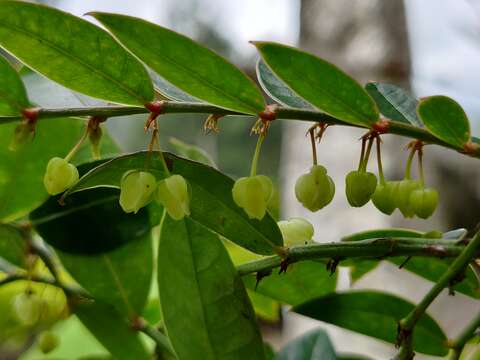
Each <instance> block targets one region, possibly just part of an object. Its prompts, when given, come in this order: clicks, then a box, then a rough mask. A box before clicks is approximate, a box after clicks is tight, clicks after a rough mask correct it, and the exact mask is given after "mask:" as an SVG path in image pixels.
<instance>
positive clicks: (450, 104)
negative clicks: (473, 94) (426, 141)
mask: <svg viewBox="0 0 480 360" xmlns="http://www.w3.org/2000/svg"><path fill="white" fill-rule="evenodd" d="M417 112H418V116H419V117H420V119H422V121H423V123H424V124H425V126H426V127H427V129H428V130H429V131H430V132H431V133H432V134H433V135H435V136H436V137H438V138H439V139H441V140H443V141H445V142H446V143H448V144H450V145H453V146H457V147H463V146H464V145H465V143H467V142H468V141H469V140H470V123H469V122H468V117H467V114H465V111H464V110H463V109H462V107H461V106H460V105H459V104H458V103H457V102H456V101H455V100H453V99H451V98H449V97H447V96H441V95H439V96H430V97H427V98H425V99H422V100H420V103H419V104H418V107H417Z"/></svg>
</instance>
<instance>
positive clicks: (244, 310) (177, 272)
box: [158, 216, 265, 360]
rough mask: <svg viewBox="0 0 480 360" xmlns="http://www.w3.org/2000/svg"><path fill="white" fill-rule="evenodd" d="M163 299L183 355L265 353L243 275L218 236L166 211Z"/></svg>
mask: <svg viewBox="0 0 480 360" xmlns="http://www.w3.org/2000/svg"><path fill="white" fill-rule="evenodd" d="M158 286H159V293H160V303H161V306H162V314H163V317H164V322H165V327H166V329H167V332H168V335H169V338H170V341H171V342H172V345H173V348H174V349H175V352H176V353H177V355H178V357H179V359H184V360H188V359H195V360H196V359H198V358H199V356H201V358H202V359H205V360H208V359H232V360H233V359H247V358H248V359H252V360H253V359H264V358H265V355H264V349H263V342H262V338H261V335H260V330H259V329H258V326H257V324H256V320H255V314H254V312H253V309H252V305H251V304H250V301H249V300H248V296H247V292H246V290H245V288H244V286H243V283H242V280H241V278H240V276H239V275H238V274H237V272H236V270H235V267H234V266H233V264H232V262H231V260H230V257H229V256H228V253H227V251H226V250H225V248H224V246H223V245H222V243H221V241H220V239H219V238H218V236H217V235H216V234H214V233H212V232H210V231H208V230H207V229H206V228H204V227H203V226H201V225H200V224H197V223H195V222H194V221H192V220H191V219H189V218H185V219H184V220H180V221H175V220H172V219H171V218H170V217H169V216H166V217H165V219H164V222H163V225H162V232H161V238H160V244H159V249H158Z"/></svg>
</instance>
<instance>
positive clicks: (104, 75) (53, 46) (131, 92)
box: [0, 23, 145, 103]
mask: <svg viewBox="0 0 480 360" xmlns="http://www.w3.org/2000/svg"><path fill="white" fill-rule="evenodd" d="M0 27H4V28H6V29H10V30H13V31H17V32H19V33H22V34H24V36H26V35H28V36H31V37H33V38H35V39H36V40H37V41H39V42H43V43H44V44H45V45H48V46H47V47H50V48H51V49H53V50H56V51H58V52H59V53H60V54H62V55H64V56H65V57H67V58H69V59H71V60H72V62H73V63H75V62H76V63H78V64H80V65H82V66H84V67H85V68H87V69H88V70H90V71H92V72H93V73H95V74H96V75H98V78H100V79H103V80H107V81H109V82H111V83H113V84H115V85H117V87H118V88H120V89H121V90H123V91H125V92H126V93H127V94H128V95H130V96H132V97H134V98H135V99H137V100H139V102H140V103H143V102H144V101H145V99H143V98H142V97H140V96H138V95H137V94H136V92H135V91H134V90H133V89H130V88H129V87H127V86H125V85H124V84H122V83H121V82H119V81H117V80H115V78H113V77H111V76H110V75H109V74H107V73H105V72H102V71H99V70H98V69H97V68H96V67H94V66H92V65H90V64H89V63H88V62H84V61H82V60H81V59H79V58H78V57H75V56H72V55H71V54H70V53H69V52H68V51H66V50H64V49H63V48H61V47H59V46H57V45H56V44H55V43H53V42H51V41H50V40H48V39H46V38H43V37H41V36H39V35H37V34H36V33H33V32H29V31H27V30H25V29H22V28H19V27H18V26H14V25H11V24H8V23H3V24H1V25H0ZM100 31H102V30H100ZM97 38H98V37H97ZM29 65H30V66H31V67H32V68H35V66H33V65H31V64H29Z"/></svg>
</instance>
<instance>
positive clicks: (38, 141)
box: [0, 5, 112, 222]
mask: <svg viewBox="0 0 480 360" xmlns="http://www.w3.org/2000/svg"><path fill="white" fill-rule="evenodd" d="M2 6H3V5H2ZM0 7H1V6H0ZM0 26H1V25H0ZM84 124H85V123H84V121H82V120H77V119H55V120H54V121H39V122H38V124H37V129H36V133H35V138H34V139H33V140H32V141H30V142H28V143H26V144H23V145H22V146H21V147H20V148H19V149H18V150H16V151H11V150H9V148H8V147H9V144H10V142H11V141H12V138H13V134H14V131H15V127H16V124H13V123H11V124H8V125H2V126H0V159H1V161H0V221H5V222H7V221H12V220H15V219H18V218H20V217H22V216H24V215H26V214H28V213H29V212H30V211H31V210H33V209H34V208H36V207H37V206H39V205H40V204H41V203H42V202H43V201H45V200H46V199H47V197H48V194H47V192H46V190H45V187H44V185H43V176H44V174H45V169H46V167H47V163H48V161H49V160H50V159H51V158H52V157H54V156H60V157H63V156H65V155H66V154H67V153H68V152H69V151H70V149H71V148H72V147H73V146H74V145H75V143H76V142H77V141H78V139H79V138H80V136H81V134H82V132H83V131H84V126H85V125H84ZM111 148H112V142H111V140H110V139H109V137H108V135H107V134H104V139H103V140H102V143H101V151H102V153H105V152H107V153H110V151H105V149H111ZM90 157H91V154H90V149H89V147H88V144H86V145H85V146H84V147H82V149H81V151H80V152H79V153H78V154H77V155H75V157H74V158H73V162H74V163H76V164H78V163H80V162H84V161H85V160H87V159H90Z"/></svg>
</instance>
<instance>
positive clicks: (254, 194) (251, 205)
mask: <svg viewBox="0 0 480 360" xmlns="http://www.w3.org/2000/svg"><path fill="white" fill-rule="evenodd" d="M272 195H273V184H272V181H271V180H270V178H269V177H268V176H265V175H256V176H250V177H242V178H240V179H238V180H237V181H235V184H234V185H233V189H232V196H233V201H235V203H236V204H237V205H238V206H240V207H241V208H242V209H243V210H245V212H246V213H247V215H248V217H249V218H250V219H258V220H262V219H263V217H264V216H265V213H266V211H267V206H268V203H269V201H270V199H271V198H272Z"/></svg>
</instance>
